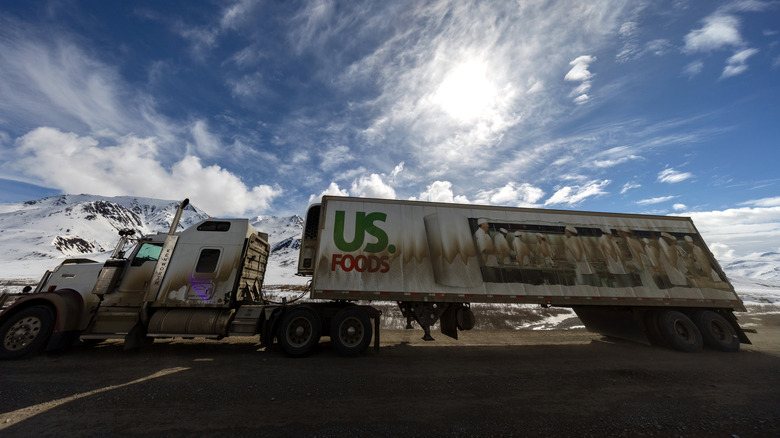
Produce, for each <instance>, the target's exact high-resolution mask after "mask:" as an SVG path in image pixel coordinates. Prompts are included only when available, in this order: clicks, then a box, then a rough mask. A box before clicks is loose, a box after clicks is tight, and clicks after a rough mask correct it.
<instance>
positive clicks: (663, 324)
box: [658, 310, 704, 353]
mask: <svg viewBox="0 0 780 438" xmlns="http://www.w3.org/2000/svg"><path fill="white" fill-rule="evenodd" d="M658 328H659V329H660V331H661V334H662V335H663V337H664V339H665V340H666V342H667V343H668V344H669V346H671V347H672V348H674V349H675V350H680V351H684V352H686V353H695V352H697V351H701V349H702V347H703V346H704V342H703V341H702V337H701V332H700V331H699V328H698V327H696V324H694V323H693V321H691V319H690V318H688V317H687V316H685V314H683V313H681V312H678V311H676V310H665V311H662V312H661V313H660V315H659V316H658Z"/></svg>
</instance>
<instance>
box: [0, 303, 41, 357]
mask: <svg viewBox="0 0 780 438" xmlns="http://www.w3.org/2000/svg"><path fill="white" fill-rule="evenodd" d="M53 329H54V313H53V312H52V311H51V310H50V309H49V308H48V307H45V306H33V307H28V308H26V309H23V310H20V311H19V312H16V313H14V314H13V315H11V316H10V317H8V318H7V319H6V320H5V321H4V322H3V324H2V325H0V359H20V358H23V357H26V356H29V355H31V354H33V353H35V352H37V351H39V350H40V349H41V348H43V346H44V345H46V342H47V341H48V340H49V337H50V336H51V333H52V330H53Z"/></svg>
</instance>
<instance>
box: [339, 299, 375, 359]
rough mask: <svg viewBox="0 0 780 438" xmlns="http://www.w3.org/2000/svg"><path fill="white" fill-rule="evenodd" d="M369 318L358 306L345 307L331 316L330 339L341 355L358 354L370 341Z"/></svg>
mask: <svg viewBox="0 0 780 438" xmlns="http://www.w3.org/2000/svg"><path fill="white" fill-rule="evenodd" d="M373 334H374V332H373V328H372V327H371V319H370V318H369V317H368V315H366V312H364V311H362V310H360V308H358V307H345V308H343V309H341V310H340V311H339V313H337V314H336V316H334V317H333V322H332V323H331V325H330V340H331V343H332V344H333V348H334V349H335V350H336V351H337V352H338V353H339V354H340V355H342V356H351V357H354V356H359V355H360V354H361V353H363V352H364V351H365V350H366V348H368V345H369V344H370V343H371V338H372V336H373Z"/></svg>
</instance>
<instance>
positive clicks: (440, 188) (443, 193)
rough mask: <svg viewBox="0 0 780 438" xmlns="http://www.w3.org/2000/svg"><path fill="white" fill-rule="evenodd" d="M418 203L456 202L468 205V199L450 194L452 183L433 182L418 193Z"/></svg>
mask: <svg viewBox="0 0 780 438" xmlns="http://www.w3.org/2000/svg"><path fill="white" fill-rule="evenodd" d="M419 200H420V201H430V202H450V203H452V202H456V203H460V204H466V203H468V202H469V201H468V199H466V197H465V196H460V195H458V196H455V194H454V193H453V192H452V183H451V182H449V181H434V182H433V183H431V184H430V185H428V187H427V188H426V189H425V191H424V192H422V193H420V197H419Z"/></svg>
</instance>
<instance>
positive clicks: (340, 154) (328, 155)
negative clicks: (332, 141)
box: [320, 146, 355, 172]
mask: <svg viewBox="0 0 780 438" xmlns="http://www.w3.org/2000/svg"><path fill="white" fill-rule="evenodd" d="M320 157H321V158H322V161H321V162H320V168H321V169H322V170H324V171H326V172H329V171H332V170H334V169H336V168H338V167H339V166H341V165H343V164H345V163H347V162H349V161H352V160H354V159H355V157H354V156H352V154H351V153H350V151H349V148H348V147H347V146H335V147H331V148H327V149H325V150H324V151H322V152H320Z"/></svg>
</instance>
